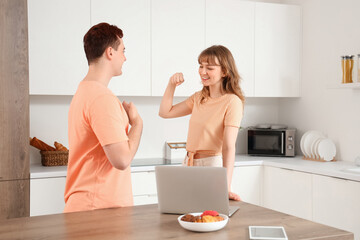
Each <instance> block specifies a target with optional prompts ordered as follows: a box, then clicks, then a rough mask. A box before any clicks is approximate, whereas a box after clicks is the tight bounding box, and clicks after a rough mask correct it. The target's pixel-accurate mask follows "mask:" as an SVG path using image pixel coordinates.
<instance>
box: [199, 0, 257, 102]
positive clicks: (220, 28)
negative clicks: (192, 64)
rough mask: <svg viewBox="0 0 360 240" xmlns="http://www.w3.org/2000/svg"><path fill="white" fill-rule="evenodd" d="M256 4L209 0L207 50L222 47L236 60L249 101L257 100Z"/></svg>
mask: <svg viewBox="0 0 360 240" xmlns="http://www.w3.org/2000/svg"><path fill="white" fill-rule="evenodd" d="M254 19H255V3H253V2H246V1H238V0H223V1H219V0H206V24H205V25H206V31H205V32H206V35H205V38H206V47H210V46H212V45H223V46H225V47H227V48H228V49H229V50H230V51H231V53H232V54H233V56H234V59H235V63H236V66H237V68H238V71H239V73H240V76H241V78H242V82H241V88H242V90H243V92H244V94H245V96H247V97H251V96H254V56H255V51H254V50H255V48H254V44H255V39H254V32H255V27H254V22H255V21H254Z"/></svg>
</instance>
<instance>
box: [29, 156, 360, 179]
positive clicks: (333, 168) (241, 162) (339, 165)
mask: <svg viewBox="0 0 360 240" xmlns="http://www.w3.org/2000/svg"><path fill="white" fill-rule="evenodd" d="M158 165H180V164H179V163H176V164H172V163H171V162H170V161H168V160H165V159H162V158H148V159H134V160H133V162H132V164H131V171H132V172H144V171H154V169H155V166H158ZM261 165H264V166H271V167H278V168H285V169H290V170H296V171H301V172H306V173H312V174H318V175H324V176H330V177H337V178H343V179H347V180H353V181H358V182H360V174H356V173H351V172H346V171H344V169H348V168H355V167H356V165H355V164H354V163H351V162H344V161H337V162H317V161H309V160H303V159H302V156H296V157H293V158H283V157H258V156H249V155H236V158H235V166H261ZM66 169H67V167H66V166H59V167H44V166H41V164H32V165H31V166H30V178H31V179H36V178H49V177H66Z"/></svg>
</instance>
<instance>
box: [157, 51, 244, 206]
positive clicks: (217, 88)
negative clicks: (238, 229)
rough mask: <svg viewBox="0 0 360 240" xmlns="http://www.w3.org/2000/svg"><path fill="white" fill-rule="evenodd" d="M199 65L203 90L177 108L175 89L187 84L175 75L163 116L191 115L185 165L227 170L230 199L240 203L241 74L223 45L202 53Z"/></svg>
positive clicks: (165, 94)
mask: <svg viewBox="0 0 360 240" xmlns="http://www.w3.org/2000/svg"><path fill="white" fill-rule="evenodd" d="M198 62H199V64H200V66H199V75H200V78H201V82H202V84H203V89H202V90H201V91H199V92H196V93H194V94H193V95H192V96H190V97H189V98H188V99H186V100H185V101H183V102H180V103H178V104H176V105H173V98H174V92H175V88H176V87H177V86H179V85H181V84H182V83H183V82H184V77H183V74H182V73H175V74H174V75H172V76H171V78H170V80H169V83H168V85H167V88H166V90H165V93H164V96H163V98H162V101H161V105H160V111H159V115H160V117H163V118H176V117H182V116H186V115H189V114H191V118H190V122H189V132H188V138H187V143H186V150H187V152H188V153H187V156H186V157H185V160H184V165H187V166H216V167H226V168H227V176H228V189H229V199H232V200H237V201H240V197H239V196H238V195H237V194H236V193H233V192H231V179H232V174H233V169H234V161H235V143H236V138H237V134H238V130H239V127H240V122H241V119H242V116H243V103H244V100H245V98H244V96H243V94H242V91H241V88H240V85H239V83H240V75H239V73H238V71H237V68H236V65H235V61H234V58H233V56H232V54H231V52H230V51H229V50H228V49H227V48H226V47H224V46H221V45H215V46H212V47H209V48H207V49H205V50H204V51H202V52H201V54H200V55H199V57H198Z"/></svg>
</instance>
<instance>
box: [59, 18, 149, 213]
mask: <svg viewBox="0 0 360 240" xmlns="http://www.w3.org/2000/svg"><path fill="white" fill-rule="evenodd" d="M122 37H123V33H122V30H121V29H119V28H117V27H116V26H114V25H109V24H107V23H100V24H98V25H95V26H93V27H92V28H90V30H89V31H88V32H87V33H86V34H85V36H84V49H85V53H86V58H87V60H88V64H89V71H88V73H87V75H86V76H85V78H84V79H83V80H82V81H81V82H80V84H79V86H78V89H77V91H76V93H75V95H74V97H73V99H72V101H71V104H70V109H69V116H68V134H69V162H68V170H67V177H66V186H65V194H64V197H65V203H66V204H65V209H64V212H76V211H86V210H93V209H100V208H111V207H124V206H132V205H133V196H132V189H131V171H130V163H131V161H132V159H133V157H134V155H135V153H136V151H137V148H138V146H139V142H140V138H141V132H142V128H143V122H142V119H141V117H140V115H139V114H138V112H137V109H136V107H135V106H134V104H133V103H131V102H130V103H126V102H125V101H124V102H123V103H121V102H120V101H119V99H118V98H117V97H116V96H115V95H114V94H113V93H112V92H111V91H110V90H109V89H108V88H107V86H108V84H109V82H110V80H111V78H112V77H114V76H119V75H121V74H122V71H121V68H122V65H123V63H124V62H125V61H126V58H125V55H124V49H125V47H124V42H123V40H122ZM129 124H130V125H131V128H130V130H129Z"/></svg>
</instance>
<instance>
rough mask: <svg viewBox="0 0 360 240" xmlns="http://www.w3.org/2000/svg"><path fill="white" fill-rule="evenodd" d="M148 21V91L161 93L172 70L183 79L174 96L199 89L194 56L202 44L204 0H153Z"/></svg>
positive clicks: (153, 93) (197, 54)
mask: <svg viewBox="0 0 360 240" xmlns="http://www.w3.org/2000/svg"><path fill="white" fill-rule="evenodd" d="M151 23H152V24H151V27H152V33H151V43H152V50H151V54H152V57H151V59H152V61H151V64H152V95H153V96H162V95H163V94H164V91H165V88H166V86H167V84H168V81H169V78H170V77H171V75H172V74H174V73H176V72H182V73H183V74H184V78H185V82H184V83H183V84H182V85H180V86H179V87H177V89H176V91H175V96H190V95H191V94H193V93H194V92H195V91H199V90H201V88H202V85H201V80H200V76H199V73H198V69H199V64H198V61H197V58H198V56H199V54H200V52H201V51H202V50H204V47H205V0H172V1H169V0H153V1H152V3H151Z"/></svg>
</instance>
